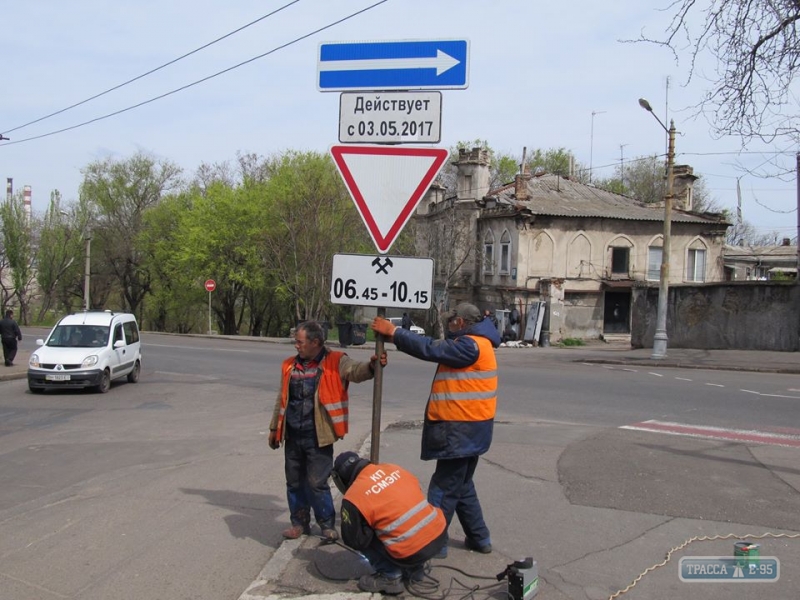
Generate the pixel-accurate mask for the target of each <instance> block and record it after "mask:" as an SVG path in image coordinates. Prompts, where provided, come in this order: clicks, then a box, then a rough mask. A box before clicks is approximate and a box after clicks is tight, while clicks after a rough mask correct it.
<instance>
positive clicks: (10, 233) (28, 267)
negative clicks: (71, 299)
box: [0, 193, 34, 324]
mask: <svg viewBox="0 0 800 600" xmlns="http://www.w3.org/2000/svg"><path fill="white" fill-rule="evenodd" d="M0 225H2V229H3V237H2V243H3V246H2V248H1V250H2V254H3V257H4V263H5V265H4V266H6V270H8V271H10V275H11V277H10V279H11V289H6V287H5V286H3V298H2V306H3V308H5V306H6V305H7V304H8V301H9V300H10V299H11V298H14V297H16V298H17V301H18V302H19V312H20V321H21V322H22V323H23V324H27V323H28V301H29V298H28V290H29V289H30V285H31V283H32V282H33V280H34V269H33V262H34V249H33V236H32V233H31V222H30V218H29V215H28V214H27V213H26V211H25V201H24V198H23V195H22V194H20V193H18V194H16V195H14V196H13V197H11V198H9V199H8V200H6V201H5V202H3V203H2V205H0Z"/></svg>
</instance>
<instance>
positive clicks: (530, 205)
mask: <svg viewBox="0 0 800 600" xmlns="http://www.w3.org/2000/svg"><path fill="white" fill-rule="evenodd" d="M527 184H528V200H523V201H520V200H517V197H516V194H515V186H514V184H513V183H509V184H507V185H504V186H503V187H500V188H497V189H495V190H490V191H489V193H488V194H487V195H486V196H485V199H495V200H496V201H497V202H498V204H500V205H509V206H515V207H516V208H517V209H521V210H524V211H526V212H529V213H531V214H533V215H547V216H555V217H601V218H606V219H623V220H630V221H663V220H664V206H663V205H655V206H653V205H650V204H645V203H644V202H640V201H638V200H634V199H633V198H629V197H628V196H623V195H621V194H615V193H614V192H609V191H607V190H602V189H600V188H597V187H595V186H593V185H586V184H584V183H579V182H577V181H572V180H571V179H565V178H564V177H561V176H559V175H552V174H549V173H546V174H544V175H539V176H534V177H531V178H530V179H529V180H528V181H527ZM671 221H673V222H675V221H677V222H684V223H720V222H722V219H721V218H714V217H711V216H702V215H700V214H695V213H691V212H686V211H682V210H677V209H676V208H675V205H674V204H673V207H672V218H671Z"/></svg>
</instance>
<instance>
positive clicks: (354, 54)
mask: <svg viewBox="0 0 800 600" xmlns="http://www.w3.org/2000/svg"><path fill="white" fill-rule="evenodd" d="M468 55H469V42H468V41H467V40H439V41H402V42H334V43H323V44H320V46H319V61H318V64H317V66H318V71H319V80H318V83H317V86H318V88H319V90H320V91H322V92H336V91H347V90H409V89H414V90H416V89H437V90H445V89H465V88H466V87H467V85H468V81H467V58H468Z"/></svg>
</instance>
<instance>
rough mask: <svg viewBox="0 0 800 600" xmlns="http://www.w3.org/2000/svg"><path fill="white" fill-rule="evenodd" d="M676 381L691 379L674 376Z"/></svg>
mask: <svg viewBox="0 0 800 600" xmlns="http://www.w3.org/2000/svg"><path fill="white" fill-rule="evenodd" d="M675 379H677V380H678V381H691V379H687V378H686V377H676V378H675Z"/></svg>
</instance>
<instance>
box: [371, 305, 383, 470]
mask: <svg viewBox="0 0 800 600" xmlns="http://www.w3.org/2000/svg"><path fill="white" fill-rule="evenodd" d="M378 316H379V317H385V316H386V309H385V308H384V307H383V306H381V307H379V308H378ZM384 352H385V346H384V341H383V336H382V335H380V334H378V335H376V336H375V356H377V357H378V361H377V364H376V365H375V377H374V379H373V381H372V438H371V440H370V445H369V460H370V462H372V463H374V464H377V463H379V462H380V456H379V452H380V447H381V407H382V405H383V366H382V365H381V354H383V353H384Z"/></svg>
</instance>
